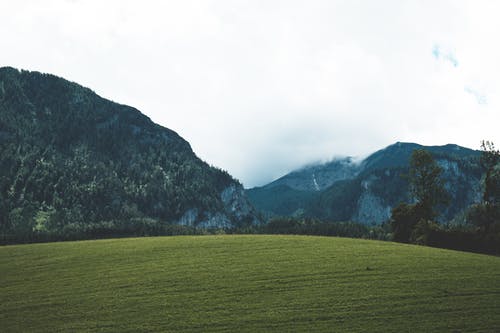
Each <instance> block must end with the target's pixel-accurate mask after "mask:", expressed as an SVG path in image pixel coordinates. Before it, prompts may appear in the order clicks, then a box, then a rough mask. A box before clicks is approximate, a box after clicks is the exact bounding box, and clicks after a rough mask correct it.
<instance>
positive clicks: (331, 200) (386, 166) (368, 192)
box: [247, 142, 484, 224]
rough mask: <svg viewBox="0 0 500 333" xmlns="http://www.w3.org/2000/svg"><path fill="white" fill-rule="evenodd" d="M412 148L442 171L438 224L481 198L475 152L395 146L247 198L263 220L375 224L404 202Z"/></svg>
mask: <svg viewBox="0 0 500 333" xmlns="http://www.w3.org/2000/svg"><path fill="white" fill-rule="evenodd" d="M414 149H426V150H428V151H430V152H431V153H432V155H433V156H434V158H435V159H436V161H437V163H438V164H439V165H440V167H441V168H442V169H443V174H442V177H443V179H444V180H445V187H446V189H447V191H448V192H449V194H450V203H449V205H448V206H446V207H440V211H441V216H440V219H441V220H447V221H448V220H451V219H453V218H456V219H458V220H460V219H461V217H462V214H463V212H464V210H465V209H466V208H467V207H468V206H470V205H471V204H472V203H476V202H478V201H479V200H480V198H481V191H482V189H481V177H482V176H483V172H484V171H483V169H482V167H481V165H480V163H479V152H478V151H475V150H471V149H467V148H464V147H460V146H457V145H451V144H450V145H445V146H421V145H418V144H415V143H402V142H398V143H396V144H393V145H391V146H388V147H386V148H384V149H381V150H379V151H377V152H375V153H373V154H371V155H370V156H368V157H367V158H365V159H364V160H362V161H360V162H359V163H354V162H353V161H352V159H351V158H344V159H336V160H333V161H331V162H328V163H325V164H317V165H312V166H308V167H305V168H302V169H300V170H297V171H294V172H291V173H289V174H287V175H285V176H283V177H281V178H280V179H278V180H276V181H274V182H271V183H270V184H267V185H265V186H262V187H257V188H253V189H249V190H247V194H248V196H249V198H250V201H251V202H252V203H253V204H254V205H255V207H256V208H258V209H260V210H261V211H263V212H265V213H267V214H268V215H285V216H286V215H288V216H293V215H299V216H309V217H317V218H321V219H326V220H330V221H347V220H351V221H356V222H361V223H366V224H373V223H375V224H378V223H381V222H384V221H386V220H387V219H388V218H389V216H390V211H391V209H392V207H394V206H395V205H397V204H398V203H400V202H408V201H409V200H410V198H409V195H408V182H407V179H406V178H405V175H406V174H408V165H409V159H410V156H411V153H412V152H413V150H414ZM316 184H317V186H316ZM290 198H292V199H290Z"/></svg>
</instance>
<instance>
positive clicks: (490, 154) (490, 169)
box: [481, 140, 500, 205]
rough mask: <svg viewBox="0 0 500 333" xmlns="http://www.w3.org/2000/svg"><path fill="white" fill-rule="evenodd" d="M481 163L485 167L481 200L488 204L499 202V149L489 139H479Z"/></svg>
mask: <svg viewBox="0 0 500 333" xmlns="http://www.w3.org/2000/svg"><path fill="white" fill-rule="evenodd" d="M481 150H482V151H483V153H482V155H481V163H482V164H483V166H484V168H485V169H486V177H485V180H484V194H483V200H484V202H485V203H488V204H493V205H495V204H498V203H500V170H499V166H498V164H500V151H499V150H498V149H496V148H495V144H494V143H493V142H491V141H484V140H483V141H481Z"/></svg>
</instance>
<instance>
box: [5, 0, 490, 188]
mask: <svg viewBox="0 0 500 333" xmlns="http://www.w3.org/2000/svg"><path fill="white" fill-rule="evenodd" d="M498 13H500V3H499V2H497V1H474V2H472V1H396V0H393V1H390V0H387V1H326V0H325V1H305V0H304V1H250V2H249V1H201V0H200V1H188V0H186V1H152V0H151V1H141V2H139V1H119V0H114V1H97V0H94V1H92V0H86V1H83V0H81V1H79V0H74V1H63V0H48V1H43V2H41V1H34V0H32V1H21V0H20V1H2V0H0V38H1V40H2V52H0V65H11V66H15V67H18V68H24V69H30V70H40V71H43V72H50V73H54V74H56V75H60V76H63V77H65V78H67V79H70V80H73V81H76V82H79V83H81V84H83V85H85V86H88V87H90V88H92V89H93V90H95V91H96V92H97V93H99V94H101V95H102V96H103V97H106V98H110V99H112V100H115V101H118V102H120V103H124V104H129V105H132V106H135V107H137V108H138V109H140V110H141V111H142V112H144V113H145V114H147V115H148V116H150V117H151V118H152V119H153V120H154V121H156V122H158V123H160V124H162V125H164V126H166V127H169V128H172V129H173V130H175V131H177V132H178V133H179V134H181V135H182V136H183V137H185V138H186V139H187V140H188V141H190V142H191V144H192V146H193V148H194V150H195V152H196V153H197V154H198V155H199V156H200V157H202V158H203V159H205V160H206V161H208V162H209V163H211V164H214V165H217V166H219V167H222V168H224V169H227V170H228V171H229V172H231V173H232V174H233V175H235V176H236V177H238V178H240V179H241V180H242V181H243V182H244V184H245V185H247V186H253V185H258V184H262V183H265V182H267V181H270V180H271V179H272V178H275V177H278V176H280V175H282V174H283V173H285V172H287V171H290V170H292V169H294V168H297V167H299V166H301V165H303V164H306V163H308V162H311V161H314V160H321V159H328V158H330V157H332V156H335V155H347V154H349V155H364V154H367V153H368V152H371V151H373V150H375V149H378V148H381V147H383V146H385V145H388V144H391V143H393V142H395V141H398V140H399V141H414V142H419V143H423V144H445V143H449V142H453V143H457V144H461V145H464V146H468V147H472V148H477V147H478V145H479V141H480V140H481V139H490V140H493V141H496V142H500V137H499V135H500V134H499V131H498V124H499V123H500V113H499V112H500V111H499V110H500V109H499V103H498V97H499V96H500V84H499V80H498V76H499V74H500V65H499V63H498V59H500V46H499V44H498V43H496V40H497V38H498V33H499V32H500V21H499V20H498V19H497V16H498ZM436 45H437V49H436V47H435V46H436ZM433 48H434V55H433V53H432V52H431V51H432V50H433ZM436 54H437V56H436ZM436 58H438V59H436ZM458 61H459V62H458ZM454 63H456V64H457V66H454V65H453V64H454ZM458 64H459V65H458ZM464 87H468V89H469V90H470V91H469V92H467V91H466V90H464ZM472 92H474V93H472ZM486 96H487V102H488V103H486V104H485V103H478V102H479V101H483V100H485V98H486ZM483 97H484V98H483Z"/></svg>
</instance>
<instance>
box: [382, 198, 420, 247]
mask: <svg viewBox="0 0 500 333" xmlns="http://www.w3.org/2000/svg"><path fill="white" fill-rule="evenodd" d="M420 215H421V213H420V211H419V206H417V205H410V204H407V203H400V204H399V205H398V206H396V207H394V208H393V209H392V212H391V220H390V225H391V228H392V233H393V239H394V240H395V241H396V242H402V243H408V242H410V238H411V235H412V233H413V229H414V228H415V226H416V225H417V223H418V222H419V220H420V219H421V216H420Z"/></svg>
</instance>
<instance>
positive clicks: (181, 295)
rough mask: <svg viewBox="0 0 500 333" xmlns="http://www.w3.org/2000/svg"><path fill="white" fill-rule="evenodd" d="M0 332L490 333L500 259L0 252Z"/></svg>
mask: <svg viewBox="0 0 500 333" xmlns="http://www.w3.org/2000/svg"><path fill="white" fill-rule="evenodd" d="M0 331H1V332H61V331H68V332H75V331H85V332H156V331H162V332H174V331H193V332H222V331H225V332H262V331H265V332H268V331H275V332H287V331H302V332H338V331H346V332H357V331H364V332H440V331H444V332H500V258H499V257H493V256H486V255H479V254H472V253H463V252H455V251H449V250H441V249H434V248H426V247H417V246H410V245H403V244H395V243H390V242H377V241H367V240H355V239H344V238H326V237H307V236H198V237H157V238H134V239H113V240H98V241H80V242H64V243H48V244H33V245H19V246H4V247H0Z"/></svg>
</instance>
